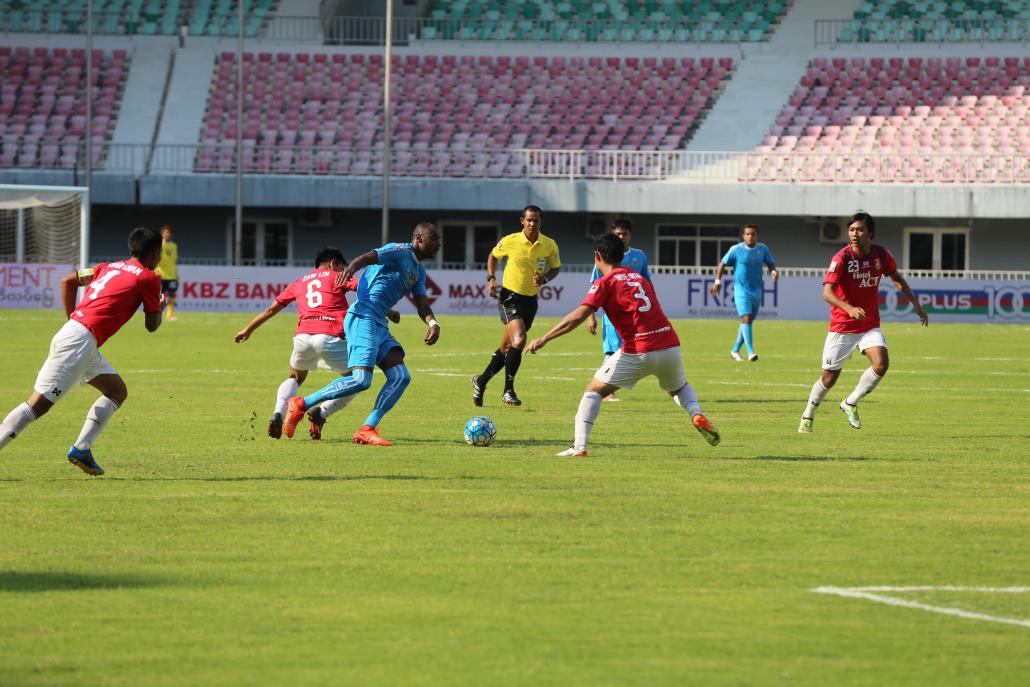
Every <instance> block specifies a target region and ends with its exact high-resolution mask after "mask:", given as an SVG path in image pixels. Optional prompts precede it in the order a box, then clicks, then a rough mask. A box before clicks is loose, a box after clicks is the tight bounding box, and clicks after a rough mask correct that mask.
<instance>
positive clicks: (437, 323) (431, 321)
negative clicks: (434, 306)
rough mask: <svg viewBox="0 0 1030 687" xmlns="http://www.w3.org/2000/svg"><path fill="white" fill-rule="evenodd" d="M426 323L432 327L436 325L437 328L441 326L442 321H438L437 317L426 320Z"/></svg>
mask: <svg viewBox="0 0 1030 687" xmlns="http://www.w3.org/2000/svg"><path fill="white" fill-rule="evenodd" d="M426 324H428V325H429V326H430V327H436V328H437V329H439V328H440V323H439V322H437V321H436V318H435V317H431V318H429V321H428V322H426Z"/></svg>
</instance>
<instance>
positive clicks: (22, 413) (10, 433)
mask: <svg viewBox="0 0 1030 687" xmlns="http://www.w3.org/2000/svg"><path fill="white" fill-rule="evenodd" d="M35 419H36V414H35V413H34V412H32V408H30V407H29V404H28V403H22V404H20V405H17V406H15V407H14V410H12V411H11V412H9V413H7V417H5V418H4V421H3V422H0V448H3V447H4V446H7V444H9V443H11V440H12V439H14V438H15V437H16V436H18V435H19V434H21V433H22V430H24V429H25V428H26V427H28V426H29V424H30V423H31V422H32V421H33V420H35Z"/></svg>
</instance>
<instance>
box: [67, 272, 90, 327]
mask: <svg viewBox="0 0 1030 687" xmlns="http://www.w3.org/2000/svg"><path fill="white" fill-rule="evenodd" d="M91 281H93V270H92V269H84V270H79V271H78V272H72V273H71V274H69V275H66V276H65V277H64V278H62V279H61V303H62V304H63V305H64V315H65V317H71V316H72V313H73V312H75V297H76V296H78V294H79V287H80V286H86V285H88V284H89V283H90V282H91Z"/></svg>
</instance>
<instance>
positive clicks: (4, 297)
mask: <svg viewBox="0 0 1030 687" xmlns="http://www.w3.org/2000/svg"><path fill="white" fill-rule="evenodd" d="M71 271H72V266H71V265H56V264H44V263H10V262H5V263H0V308H31V309H34V310H49V309H51V308H58V309H60V308H61V307H62V306H61V279H62V278H64V276H65V275H66V274H70V273H71Z"/></svg>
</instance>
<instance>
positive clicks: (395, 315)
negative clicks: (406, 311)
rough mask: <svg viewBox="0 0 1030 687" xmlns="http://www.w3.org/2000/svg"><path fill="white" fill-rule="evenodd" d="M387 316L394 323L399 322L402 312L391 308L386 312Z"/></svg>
mask: <svg viewBox="0 0 1030 687" xmlns="http://www.w3.org/2000/svg"><path fill="white" fill-rule="evenodd" d="M386 318H387V319H388V320H390V321H391V322H393V323H394V324H399V323H400V321H401V314H400V313H399V312H397V311H396V310H389V311H387V313H386Z"/></svg>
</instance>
